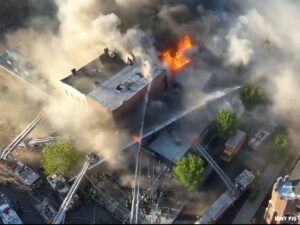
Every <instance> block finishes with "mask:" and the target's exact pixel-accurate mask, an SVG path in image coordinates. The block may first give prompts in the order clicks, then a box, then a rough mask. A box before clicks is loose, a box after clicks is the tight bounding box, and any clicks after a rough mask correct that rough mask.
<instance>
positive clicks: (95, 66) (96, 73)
mask: <svg viewBox="0 0 300 225" xmlns="http://www.w3.org/2000/svg"><path fill="white" fill-rule="evenodd" d="M126 66H127V64H126V63H125V62H124V61H123V60H122V59H121V58H120V57H119V56H118V55H117V54H116V55H115V56H114V57H111V56H110V55H109V54H102V55H101V56H99V57H97V58H96V59H94V60H93V61H91V62H90V63H88V64H87V65H85V66H83V67H82V68H80V69H78V70H76V72H75V75H74V74H71V75H69V76H67V77H66V78H64V79H62V80H61V82H63V83H65V84H68V85H70V86H71V87H73V88H75V89H76V90H78V91H80V92H81V93H83V94H88V93H90V92H91V91H92V90H94V89H95V87H96V86H97V85H101V84H102V83H103V82H104V81H106V80H107V79H110V78H111V77H112V76H113V75H114V74H116V73H117V72H119V71H120V70H122V69H123V68H124V67H126Z"/></svg>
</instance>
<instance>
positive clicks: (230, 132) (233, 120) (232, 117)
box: [216, 109, 240, 138]
mask: <svg viewBox="0 0 300 225" xmlns="http://www.w3.org/2000/svg"><path fill="white" fill-rule="evenodd" d="M216 124H217V130H218V132H219V134H221V135H222V136H225V137H226V138H229V137H232V136H234V135H235V134H236V132H237V129H238V128H239V125H240V123H239V121H238V119H237V116H236V114H235V113H234V112H232V111H230V110H229V109H223V110H220V111H219V112H218V114H217V117H216Z"/></svg>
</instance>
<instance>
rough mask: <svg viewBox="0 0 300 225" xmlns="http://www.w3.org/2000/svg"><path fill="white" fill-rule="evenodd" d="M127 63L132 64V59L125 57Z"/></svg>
mask: <svg viewBox="0 0 300 225" xmlns="http://www.w3.org/2000/svg"><path fill="white" fill-rule="evenodd" d="M127 63H128V64H129V65H130V66H132V65H133V60H132V59H131V58H130V57H127Z"/></svg>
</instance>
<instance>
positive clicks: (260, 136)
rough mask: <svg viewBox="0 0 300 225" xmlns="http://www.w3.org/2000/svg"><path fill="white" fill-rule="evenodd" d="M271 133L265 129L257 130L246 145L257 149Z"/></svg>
mask: <svg viewBox="0 0 300 225" xmlns="http://www.w3.org/2000/svg"><path fill="white" fill-rule="evenodd" d="M270 135H271V133H270V132H268V131H266V130H259V131H258V132H257V133H256V134H255V135H254V136H253V137H252V138H251V139H250V141H249V142H248V145H249V146H250V147H251V148H252V149H254V150H257V149H258V148H259V147H260V146H261V145H262V143H263V142H264V141H265V140H266V139H267V138H268V137H269V136H270Z"/></svg>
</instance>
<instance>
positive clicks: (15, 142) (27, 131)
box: [0, 113, 44, 160]
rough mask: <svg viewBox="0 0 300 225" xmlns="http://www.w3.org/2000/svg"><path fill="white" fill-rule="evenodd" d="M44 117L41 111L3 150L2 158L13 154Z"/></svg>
mask: <svg viewBox="0 0 300 225" xmlns="http://www.w3.org/2000/svg"><path fill="white" fill-rule="evenodd" d="M43 117H44V114H43V113H40V114H39V115H38V116H37V117H36V118H35V119H34V120H33V121H32V122H31V123H30V124H29V125H28V126H27V127H26V128H25V129H24V130H23V131H22V132H21V133H20V134H19V135H18V136H17V137H16V138H15V139H14V140H13V141H12V142H11V143H10V144H9V145H8V146H7V147H6V148H5V149H3V150H2V152H1V156H0V158H1V159H3V160H6V159H7V157H8V156H9V154H11V153H12V152H13V151H14V150H15V149H16V148H17V147H18V145H19V144H20V143H21V142H22V141H23V140H24V139H25V138H26V137H27V136H28V134H30V132H31V131H32V130H33V129H34V128H35V127H36V126H37V125H38V123H39V122H40V121H41V120H42V118H43Z"/></svg>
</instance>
